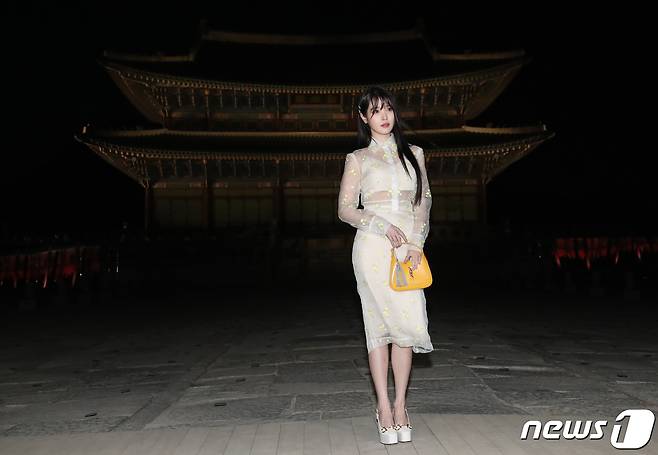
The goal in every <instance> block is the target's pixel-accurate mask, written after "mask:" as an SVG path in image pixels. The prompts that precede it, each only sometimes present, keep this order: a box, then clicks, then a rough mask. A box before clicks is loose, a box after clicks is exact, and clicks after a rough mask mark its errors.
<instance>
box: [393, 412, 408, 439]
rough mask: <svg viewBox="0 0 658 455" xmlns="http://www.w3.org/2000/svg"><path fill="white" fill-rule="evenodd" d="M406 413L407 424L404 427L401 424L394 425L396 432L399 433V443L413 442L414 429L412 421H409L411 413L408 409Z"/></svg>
mask: <svg viewBox="0 0 658 455" xmlns="http://www.w3.org/2000/svg"><path fill="white" fill-rule="evenodd" d="M404 413H405V414H406V415H407V423H406V424H404V425H399V424H396V425H394V428H395V432H396V433H397V436H398V441H399V442H409V441H411V429H412V428H413V427H412V426H411V419H409V413H408V412H407V408H404Z"/></svg>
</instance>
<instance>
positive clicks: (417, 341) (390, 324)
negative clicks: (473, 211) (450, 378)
mask: <svg viewBox="0 0 658 455" xmlns="http://www.w3.org/2000/svg"><path fill="white" fill-rule="evenodd" d="M411 150H412V152H413V154H414V156H415V157H416V160H418V164H419V166H420V169H421V182H422V188H423V192H422V197H421V203H420V205H419V206H416V207H413V198H414V196H415V194H416V173H415V171H414V168H413V167H412V165H411V163H410V162H409V160H408V159H407V158H406V157H405V162H406V165H407V169H409V173H410V174H411V177H409V176H408V175H407V173H406V172H405V170H404V168H403V167H402V163H401V161H400V159H399V157H398V153H397V147H396V144H395V139H394V137H393V135H392V134H391V135H390V136H389V137H388V139H387V140H386V141H385V142H384V143H382V144H378V143H377V142H376V141H375V140H374V139H372V140H371V142H370V145H369V146H368V147H366V148H362V149H358V150H355V151H354V152H351V153H348V154H347V156H346V158H345V169H344V171H343V177H342V180H341V183H340V192H339V195H338V218H339V219H340V220H342V221H344V222H346V223H348V224H350V225H351V226H353V227H355V228H357V231H356V235H355V237H354V244H353V246H352V264H353V266H354V277H355V278H356V287H357V291H358V293H359V297H360V299H361V307H362V309H363V323H364V329H365V335H366V346H367V349H368V353H370V352H371V351H372V350H373V349H374V348H377V347H379V346H383V345H386V344H389V343H395V344H397V345H398V346H400V347H409V346H410V347H411V348H412V351H413V352H415V353H428V352H431V351H432V350H433V346H432V342H431V340H430V336H429V333H428V331H427V324H428V320H427V311H426V306H425V292H424V290H423V289H414V290H410V291H394V290H393V289H391V287H390V286H389V272H390V261H391V247H392V245H391V242H390V241H389V240H388V237H386V232H387V230H388V228H389V226H390V225H391V224H393V225H395V226H397V227H398V228H400V229H401V230H402V231H403V232H404V233H405V235H406V236H407V241H409V242H411V243H414V244H415V245H417V247H414V246H412V245H408V244H402V245H401V246H400V247H399V248H396V249H395V253H396V256H397V257H398V259H400V260H404V258H405V257H406V255H407V251H408V249H416V250H418V249H422V248H423V246H424V243H425V240H426V238H427V234H428V231H429V214H430V208H431V206H432V194H431V191H430V187H429V182H428V179H427V173H426V170H425V157H424V155H423V149H421V148H420V147H418V146H415V145H412V146H411ZM359 194H361V199H362V204H363V207H364V208H363V209H358V208H357V207H358V205H359Z"/></svg>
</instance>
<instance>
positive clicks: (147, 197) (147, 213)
mask: <svg viewBox="0 0 658 455" xmlns="http://www.w3.org/2000/svg"><path fill="white" fill-rule="evenodd" d="M152 222H153V188H152V187H151V181H150V180H146V182H145V184H144V232H145V233H146V234H149V233H150V232H151V230H152Z"/></svg>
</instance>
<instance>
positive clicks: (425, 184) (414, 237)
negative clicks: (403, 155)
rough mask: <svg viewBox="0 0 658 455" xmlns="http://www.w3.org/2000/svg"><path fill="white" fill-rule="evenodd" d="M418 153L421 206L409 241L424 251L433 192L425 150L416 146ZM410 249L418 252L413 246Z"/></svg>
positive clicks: (415, 217)
mask: <svg viewBox="0 0 658 455" xmlns="http://www.w3.org/2000/svg"><path fill="white" fill-rule="evenodd" d="M416 149H417V152H416V153H415V156H416V159H417V160H418V165H419V167H420V171H421V183H422V194H421V198H420V205H418V206H416V207H414V224H413V229H412V230H411V235H410V238H409V241H410V242H411V243H413V244H415V245H417V246H418V247H419V248H420V249H422V248H423V247H424V245H425V240H426V239H427V234H428V233H429V230H430V209H431V208H432V191H431V189H430V185H429V180H428V178H427V171H426V169H425V154H424V153H423V149H422V148H420V147H418V146H416ZM409 248H411V249H415V250H417V249H418V248H414V246H413V245H409Z"/></svg>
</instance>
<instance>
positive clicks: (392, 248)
mask: <svg viewBox="0 0 658 455" xmlns="http://www.w3.org/2000/svg"><path fill="white" fill-rule="evenodd" d="M402 243H406V244H407V245H413V246H415V247H416V248H418V249H419V250H420V251H421V252H422V251H423V249H422V248H421V247H419V246H418V245H416V244H415V243H411V242H402ZM395 248H396V247H394V246H392V247H391V251H393V250H394V249H395Z"/></svg>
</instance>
